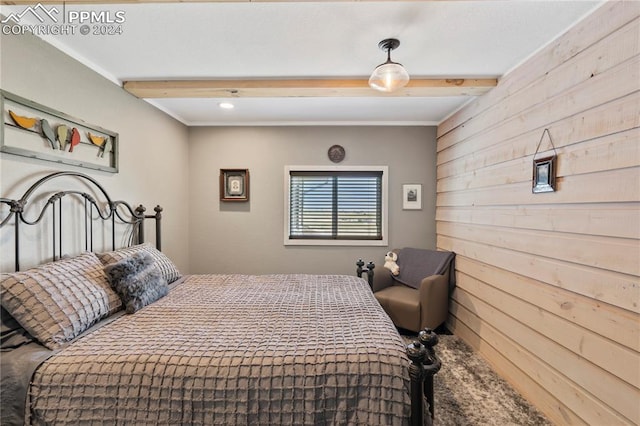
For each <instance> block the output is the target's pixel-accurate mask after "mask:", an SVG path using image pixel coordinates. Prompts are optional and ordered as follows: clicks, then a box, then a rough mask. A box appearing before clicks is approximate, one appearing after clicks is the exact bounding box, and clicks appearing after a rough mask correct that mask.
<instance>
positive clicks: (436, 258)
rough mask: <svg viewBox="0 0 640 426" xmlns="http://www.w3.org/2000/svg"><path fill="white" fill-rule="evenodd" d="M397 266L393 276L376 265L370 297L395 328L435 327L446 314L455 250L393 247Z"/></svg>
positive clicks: (452, 284)
mask: <svg viewBox="0 0 640 426" xmlns="http://www.w3.org/2000/svg"><path fill="white" fill-rule="evenodd" d="M393 252H395V253H396V254H397V255H398V259H397V260H396V263H397V264H398V266H399V267H400V273H399V274H398V275H397V276H394V275H392V274H391V271H389V270H388V269H386V268H376V271H375V274H374V277H373V283H372V289H373V292H374V296H375V297H376V299H378V302H379V303H380V305H381V306H382V307H383V308H384V310H385V311H386V312H387V314H388V315H389V317H391V320H392V321H393V323H394V324H395V325H396V326H397V327H401V328H404V329H406V330H411V331H415V332H418V331H420V330H423V329H424V328H425V327H428V328H431V329H435V328H436V327H438V326H439V325H441V324H442V323H444V322H445V320H446V319H447V315H448V313H449V294H450V292H451V291H452V290H453V287H454V286H455V265H454V262H455V253H453V252H449V251H435V250H425V249H415V248H403V249H401V250H398V249H396V250H393Z"/></svg>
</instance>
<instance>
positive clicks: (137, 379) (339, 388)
mask: <svg viewBox="0 0 640 426" xmlns="http://www.w3.org/2000/svg"><path fill="white" fill-rule="evenodd" d="M408 365H409V361H408V360H407V358H406V355H405V349H404V344H403V342H402V339H401V338H400V336H399V335H398V333H397V331H396V329H395V328H394V326H393V324H392V323H391V321H390V320H389V318H388V317H387V315H386V314H385V313H384V311H383V310H382V308H381V307H380V306H379V304H378V303H377V302H376V301H375V298H374V297H373V294H372V293H371V291H370V289H369V287H368V284H367V283H366V282H365V281H364V280H362V279H359V278H356V277H351V276H334V275H332V276H330V275H327V276H318V275H265V276H247V275H193V276H188V277H187V278H186V279H185V280H184V282H183V283H182V284H180V285H178V286H176V287H175V288H174V289H172V290H171V291H170V293H169V295H168V296H167V297H165V298H163V299H161V300H159V301H157V302H155V303H153V304H152V305H150V306H147V307H145V308H143V309H142V310H140V311H138V312H137V313H135V314H133V315H123V316H121V317H120V318H118V319H116V320H115V321H113V322H111V323H110V324H108V325H106V326H104V327H102V328H100V329H98V330H96V331H94V332H92V333H90V334H88V335H86V336H84V337H83V338H81V339H79V340H78V341H76V342H75V343H73V344H71V345H70V346H68V347H66V348H64V349H62V350H61V351H60V352H59V353H57V354H56V355H54V356H52V357H50V358H49V359H47V360H46V361H44V362H43V363H42V365H41V366H40V367H39V368H38V369H37V370H36V372H35V374H34V376H33V382H32V385H31V387H30V399H31V421H32V423H33V424H79V423H82V424H109V425H112V424H136V425H143V424H148V425H152V424H153V425H156V424H161V425H180V424H182V425H186V424H189V425H192V424H193V425H211V424H221V425H234V424H243V425H248V424H251V425H279V424H289V425H318V424H332V425H347V424H353V425H401V424H407V423H408V419H409V414H410V398H409V379H408Z"/></svg>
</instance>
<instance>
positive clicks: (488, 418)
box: [403, 334, 553, 426]
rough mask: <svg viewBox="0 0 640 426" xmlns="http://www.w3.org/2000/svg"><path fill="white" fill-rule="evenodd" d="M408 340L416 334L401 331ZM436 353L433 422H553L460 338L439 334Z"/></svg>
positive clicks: (444, 425) (454, 425)
mask: <svg viewBox="0 0 640 426" xmlns="http://www.w3.org/2000/svg"><path fill="white" fill-rule="evenodd" d="M403 337H404V338H405V340H406V341H407V342H411V341H412V339H413V338H415V336H413V337H412V336H407V335H403ZM435 349H436V354H437V355H438V356H439V357H440V359H441V360H442V368H441V369H440V371H439V372H438V374H436V375H435V376H434V381H433V383H434V385H433V387H434V392H435V404H434V405H435V418H434V422H433V423H434V426H449V425H451V426H461V425H464V426H475V425H478V426H480V425H483V426H484V425H496V426H503V425H514V426H515V425H517V426H526V425H530V426H547V425H552V424H553V423H551V422H550V421H549V420H548V419H547V418H546V417H545V416H544V415H543V414H542V413H541V412H540V411H538V410H537V409H536V408H535V407H534V406H532V405H531V404H529V402H527V400H525V399H524V398H523V397H522V396H521V395H520V394H519V393H518V392H516V391H515V390H514V389H513V388H512V387H511V386H510V385H509V384H508V383H507V382H506V381H505V380H503V379H502V378H500V377H499V376H498V375H497V374H496V373H495V372H494V371H493V370H492V369H491V367H489V364H488V363H487V362H486V361H485V360H484V359H483V358H482V357H481V356H480V355H478V354H476V353H475V352H474V351H473V349H472V348H471V347H470V346H469V345H467V344H466V343H465V342H464V341H463V340H462V339H460V338H458V337H456V336H453V335H450V334H439V335H438V344H437V345H436V347H435Z"/></svg>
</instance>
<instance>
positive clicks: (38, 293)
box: [0, 253, 122, 349]
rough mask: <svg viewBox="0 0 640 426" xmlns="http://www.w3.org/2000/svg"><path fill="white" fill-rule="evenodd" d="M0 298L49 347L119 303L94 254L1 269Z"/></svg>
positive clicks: (120, 306) (111, 309) (29, 331)
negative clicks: (15, 269)
mask: <svg viewBox="0 0 640 426" xmlns="http://www.w3.org/2000/svg"><path fill="white" fill-rule="evenodd" d="M0 302H1V304H2V307H3V308H5V309H6V310H7V312H8V313H9V314H10V315H11V316H12V317H13V318H15V320H16V321H18V323H19V324H20V325H21V326H22V327H24V329H25V330H26V331H27V332H28V333H29V334H30V335H31V336H33V337H34V338H35V339H37V340H38V341H39V342H40V343H42V344H43V345H44V346H46V347H47V348H49V349H58V348H60V347H61V346H63V345H64V344H65V343H67V342H69V341H70V340H72V339H74V338H75V337H77V336H78V335H80V334H81V333H82V332H84V331H85V330H87V329H88V328H89V327H91V326H92V325H93V324H95V323H97V322H98V321H99V320H100V319H102V318H105V317H107V316H109V315H110V314H112V313H114V312H116V311H118V310H119V309H121V308H122V302H121V301H120V298H119V297H118V295H117V294H116V293H115V292H114V291H113V290H112V289H111V287H110V286H109V282H108V281H107V276H106V275H105V273H104V270H103V265H102V263H101V262H100V260H99V259H98V258H97V257H96V256H95V255H94V254H93V253H85V254H82V255H80V256H77V257H74V258H71V259H64V260H59V261H56V262H51V263H47V264H45V265H42V266H39V267H36V268H32V269H29V270H26V271H23V272H13V273H10V274H2V276H1V277H0Z"/></svg>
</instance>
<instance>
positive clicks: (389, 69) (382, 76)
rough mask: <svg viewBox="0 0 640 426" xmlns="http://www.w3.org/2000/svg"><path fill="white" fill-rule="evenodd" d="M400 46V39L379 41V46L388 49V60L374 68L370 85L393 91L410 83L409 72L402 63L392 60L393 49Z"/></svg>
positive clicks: (381, 89) (377, 88) (378, 88)
mask: <svg viewBox="0 0 640 426" xmlns="http://www.w3.org/2000/svg"><path fill="white" fill-rule="evenodd" d="M398 46H400V41H399V40H397V39H395V38H387V39H384V40H382V41H381V42H380V43H378V47H379V48H380V49H382V50H386V51H387V62H385V63H383V64H380V65H378V66H377V67H376V69H375V70H373V73H372V74H371V77H370V78H369V86H371V88H373V89H376V90H380V91H381V92H393V91H394V90H397V89H400V88H401V87H404V86H406V85H407V83H409V73H407V70H405V69H404V67H403V66H402V64H399V63H397V62H393V61H392V60H391V51H392V50H393V49H395V48H396V47H398Z"/></svg>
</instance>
